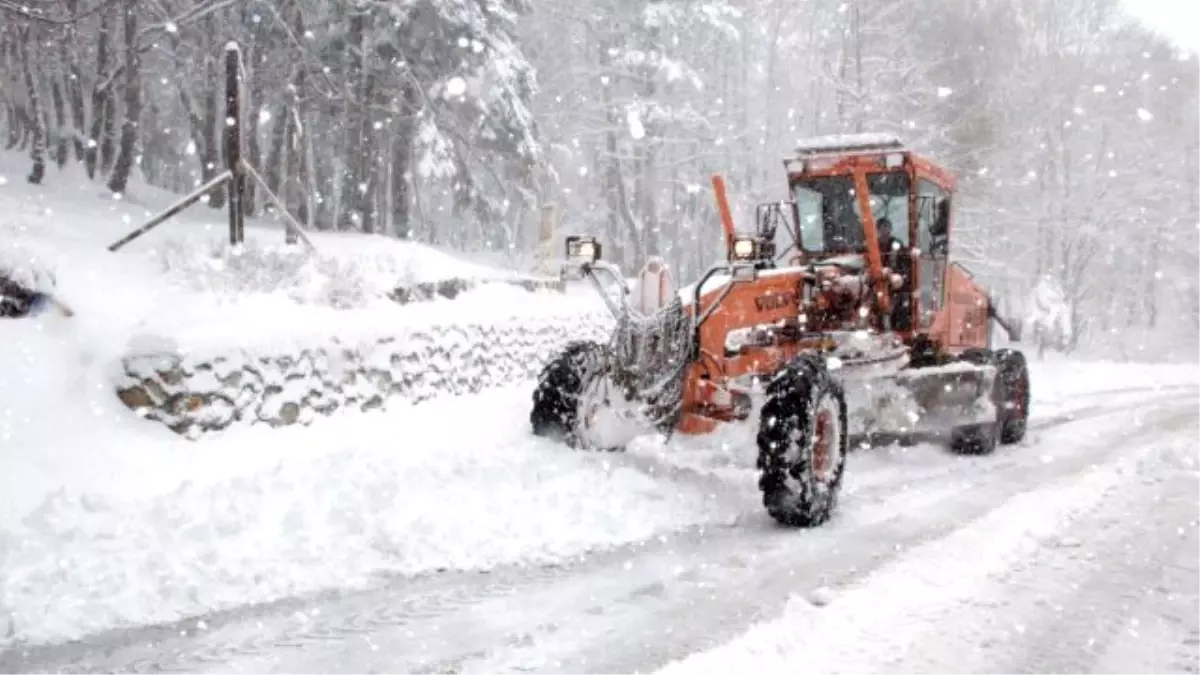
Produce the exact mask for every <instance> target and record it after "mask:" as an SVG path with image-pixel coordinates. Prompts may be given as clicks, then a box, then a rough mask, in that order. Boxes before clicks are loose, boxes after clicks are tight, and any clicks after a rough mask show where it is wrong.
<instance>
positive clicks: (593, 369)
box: [529, 342, 621, 450]
mask: <svg viewBox="0 0 1200 675" xmlns="http://www.w3.org/2000/svg"><path fill="white" fill-rule="evenodd" d="M607 356H608V350H607V349H606V348H605V347H604V346H603V345H601V344H599V343H596V342H572V343H570V344H568V345H567V346H566V348H565V349H563V351H562V352H560V353H559V354H558V356H556V357H554V359H553V360H551V361H550V363H548V364H546V366H545V367H544V368H542V372H541V374H540V375H539V376H538V384H537V388H536V389H534V391H533V410H532V411H531V412H530V414H529V423H530V425H531V426H532V427H533V435H535V436H541V437H544V438H550V439H554V440H557V441H560V442H562V443H565V444H566V445H568V446H570V447H572V448H577V449H587V450H591V449H604V450H620V449H621V448H620V447H600V446H597V444H596V441H595V440H594V439H593V438H592V437H591V436H590V435H589V434H587V433H586V431H587V428H588V423H589V421H590V419H591V418H592V417H594V416H595V414H596V410H595V408H597V407H599V406H600V405H602V401H600V400H599V399H597V395H598V392H599V391H600V389H601V388H602V384H603V380H604V379H605V378H604V374H605V367H606V362H607Z"/></svg>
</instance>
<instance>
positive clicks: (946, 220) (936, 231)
mask: <svg viewBox="0 0 1200 675" xmlns="http://www.w3.org/2000/svg"><path fill="white" fill-rule="evenodd" d="M949 231H950V200H948V199H943V200H942V201H941V202H940V203H938V205H937V214H935V217H934V219H933V225H932V226H931V227H930V228H929V234H931V235H933V238H934V239H937V238H938V237H943V238H944V237H945V236H946V234H947V233H948V232H949Z"/></svg>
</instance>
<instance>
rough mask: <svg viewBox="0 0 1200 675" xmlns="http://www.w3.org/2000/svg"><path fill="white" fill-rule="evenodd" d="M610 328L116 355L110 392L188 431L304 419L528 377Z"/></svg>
mask: <svg viewBox="0 0 1200 675" xmlns="http://www.w3.org/2000/svg"><path fill="white" fill-rule="evenodd" d="M611 325H612V319H611V317H609V316H608V315H607V314H606V313H602V312H579V313H573V314H572V315H570V316H555V315H554V314H553V313H535V314H532V315H530V316H519V317H507V318H503V319H500V318H491V319H486V318H485V319H479V320H472V319H469V318H468V319H465V320H464V321H462V322H443V323H437V324H432V325H419V326H414V327H411V328H409V329H405V330H403V331H400V332H398V333H397V334H393V335H386V336H381V337H371V338H362V339H359V340H357V341H353V342H351V341H343V340H339V339H337V338H330V339H328V340H326V341H324V343H323V344H317V345H313V346H310V347H302V346H297V347H295V348H293V349H292V350H291V351H290V353H279V354H269V355H266V354H261V353H256V352H251V351H248V350H243V349H230V350H229V351H228V352H226V353H222V354H218V355H208V356H197V357H191V356H188V355H186V354H183V355H180V354H179V353H176V352H165V353H157V354H155V353H143V354H131V355H128V356H126V357H125V358H124V359H123V360H122V364H121V365H122V368H121V370H122V371H123V373H122V376H121V379H120V381H119V382H118V385H117V395H118V396H119V397H120V399H121V401H122V402H124V403H125V405H127V406H128V407H129V408H131V409H133V410H134V411H136V412H137V413H139V414H141V415H143V416H145V417H147V418H149V419H152V420H156V421H159V422H162V423H164V424H166V425H168V426H169V427H170V428H171V429H172V430H174V431H176V432H177V433H180V434H184V435H187V436H189V437H197V436H199V435H200V434H203V433H205V432H209V431H216V430H220V429H225V428H227V427H229V426H230V425H234V424H267V425H272V426H283V425H289V424H306V423H308V422H310V421H312V420H313V419H315V418H316V417H317V416H319V415H329V414H332V413H334V412H335V411H339V410H345V409H357V410H364V411H365V410H373V409H386V408H387V406H388V405H389V404H391V403H394V402H420V401H423V400H426V399H429V398H432V397H434V396H441V395H453V394H464V393H470V392H477V391H480V390H482V389H484V388H487V387H492V386H496V385H500V384H503V383H508V382H513V381H515V380H518V379H521V378H529V377H534V376H536V374H537V372H538V370H540V369H541V367H542V366H543V365H544V364H545V363H546V362H547V361H548V360H549V359H550V358H551V357H552V356H553V355H554V354H555V353H556V352H557V351H558V350H559V349H561V348H562V347H563V346H564V345H565V344H566V343H567V342H569V341H572V340H577V339H589V338H590V339H604V338H605V337H606V336H607V335H608V332H609V331H610V330H611Z"/></svg>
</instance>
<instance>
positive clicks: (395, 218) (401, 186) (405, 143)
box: [391, 80, 421, 239]
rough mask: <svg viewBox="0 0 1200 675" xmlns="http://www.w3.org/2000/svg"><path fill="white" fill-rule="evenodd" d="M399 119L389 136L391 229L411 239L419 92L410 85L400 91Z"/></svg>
mask: <svg viewBox="0 0 1200 675" xmlns="http://www.w3.org/2000/svg"><path fill="white" fill-rule="evenodd" d="M400 104H401V109H400V115H399V116H398V120H397V122H396V132H395V135H394V136H392V175H391V185H392V190H391V192H392V229H393V231H394V232H395V233H396V236H397V237H399V238H401V239H408V238H409V237H411V236H412V204H411V202H412V188H411V186H412V182H413V176H412V150H413V142H414V140H415V139H416V136H417V115H418V114H419V113H420V107H421V97H420V92H419V91H417V88H416V87H415V86H414V85H413V84H412V82H411V81H408V80H405V82H404V84H403V85H402V88H401V97H400Z"/></svg>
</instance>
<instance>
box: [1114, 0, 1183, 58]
mask: <svg viewBox="0 0 1200 675" xmlns="http://www.w3.org/2000/svg"><path fill="white" fill-rule="evenodd" d="M1121 4H1122V5H1123V6H1124V7H1125V11H1127V12H1129V13H1130V14H1131V15H1133V16H1135V17H1137V18H1138V19H1141V21H1142V23H1144V24H1146V27H1147V28H1150V29H1153V30H1155V31H1158V32H1159V33H1162V34H1163V35H1165V36H1166V37H1168V38H1170V39H1171V40H1173V41H1174V42H1175V43H1176V44H1178V45H1179V46H1180V47H1183V48H1185V49H1188V50H1190V51H1193V52H1200V1H1198V0H1122V1H1121Z"/></svg>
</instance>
